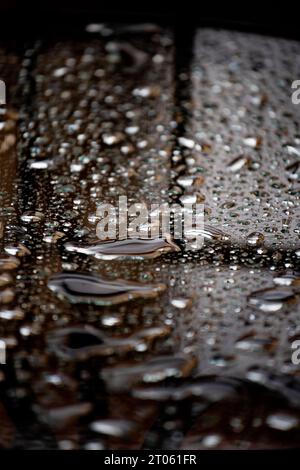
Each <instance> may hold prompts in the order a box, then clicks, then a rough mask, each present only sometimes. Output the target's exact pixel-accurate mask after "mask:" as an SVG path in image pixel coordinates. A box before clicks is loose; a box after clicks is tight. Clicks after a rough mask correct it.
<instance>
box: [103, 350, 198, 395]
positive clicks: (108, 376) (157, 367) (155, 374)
mask: <svg viewBox="0 0 300 470" xmlns="http://www.w3.org/2000/svg"><path fill="white" fill-rule="evenodd" d="M196 364H197V361H196V359H195V358H193V357H188V356H158V357H156V358H153V359H150V360H148V361H146V362H143V363H136V364H132V363H123V364H122V363H121V364H118V365H117V366H115V367H110V368H104V369H103V370H102V372H101V377H102V378H103V379H104V380H105V382H106V383H107V386H108V387H109V390H115V391H118V392H120V391H125V390H129V389H131V388H132V386H133V385H134V384H135V385H136V384H137V383H139V382H145V383H154V382H161V381H163V380H165V379H167V378H169V377H175V378H179V377H187V376H188V375H190V373H191V371H192V370H193V369H194V368H195V366H196Z"/></svg>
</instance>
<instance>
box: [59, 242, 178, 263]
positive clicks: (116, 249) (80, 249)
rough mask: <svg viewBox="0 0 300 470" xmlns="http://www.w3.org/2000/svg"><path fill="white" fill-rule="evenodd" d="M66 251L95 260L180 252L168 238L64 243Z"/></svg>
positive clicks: (154, 255) (148, 256)
mask: <svg viewBox="0 0 300 470" xmlns="http://www.w3.org/2000/svg"><path fill="white" fill-rule="evenodd" d="M65 248H66V249H67V250H68V251H72V252H76V253H83V254H86V255H91V256H94V257H95V258H96V259H102V260H114V259H127V258H129V259H130V258H131V259H147V258H157V257H158V256H161V255H162V254H164V253H169V252H173V251H180V248H179V247H178V246H177V245H176V244H175V243H174V242H173V241H172V240H171V239H170V238H150V239H146V238H145V239H142V238H129V239H126V240H114V241H111V240H108V241H99V242H92V243H90V244H88V245H80V244H78V243H66V244H65Z"/></svg>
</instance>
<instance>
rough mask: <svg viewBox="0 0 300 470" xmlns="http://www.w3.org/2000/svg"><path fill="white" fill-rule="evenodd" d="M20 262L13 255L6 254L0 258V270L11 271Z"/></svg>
mask: <svg viewBox="0 0 300 470" xmlns="http://www.w3.org/2000/svg"><path fill="white" fill-rule="evenodd" d="M19 264H20V261H19V260H18V259H17V258H14V257H13V256H6V257H3V256H2V257H1V258H0V271H11V270H13V269H16V268H17V267H18V266H19Z"/></svg>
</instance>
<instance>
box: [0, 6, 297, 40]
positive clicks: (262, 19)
mask: <svg viewBox="0 0 300 470" xmlns="http://www.w3.org/2000/svg"><path fill="white" fill-rule="evenodd" d="M297 4H298V2H297V1H296V2H290V1H288V2H287V1H285V2H280V3H279V2H276V3H275V1H273V2H270V1H267V0H261V1H254V0H252V1H251V0H250V1H249V0H248V1H245V0H242V1H240V2H228V1H226V0H223V1H220V2H217V1H214V0H207V1H206V2H204V1H201V0H194V1H192V0H177V1H175V0H173V1H170V0H160V1H157V0H139V1H132V0H123V1H120V0H117V1H115V0H72V1H71V0H39V1H34V0H29V1H28V0H0V34H1V36H2V35H3V34H5V35H9V36H12V37H15V38H19V39H21V40H22V38H23V37H28V36H30V35H37V34H39V35H44V34H48V33H51V34H55V33H56V32H57V33H59V34H63V33H64V32H66V34H67V33H69V32H70V31H72V30H74V31H75V30H76V27H78V26H80V25H82V24H86V23H88V22H114V23H116V22H117V23H118V22H120V23H123V22H158V23H160V24H163V25H170V26H175V27H176V28H177V29H180V30H181V31H182V34H184V32H185V31H186V32H187V34H188V32H189V29H190V28H193V27H195V26H214V27H223V28H233V29H238V30H243V31H253V32H259V33H263V34H271V35H276V36H285V37H292V38H297V39H300V12H299V6H297Z"/></svg>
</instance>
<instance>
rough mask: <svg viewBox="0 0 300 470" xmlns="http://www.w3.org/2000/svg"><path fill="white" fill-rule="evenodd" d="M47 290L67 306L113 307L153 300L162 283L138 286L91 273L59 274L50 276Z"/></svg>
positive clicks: (164, 287) (162, 285)
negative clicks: (135, 301) (120, 304)
mask: <svg viewBox="0 0 300 470" xmlns="http://www.w3.org/2000/svg"><path fill="white" fill-rule="evenodd" d="M48 287H49V288H50V289H51V290H52V291H53V292H54V293H55V294H56V295H57V296H58V297H59V298H62V299H67V300H68V301H69V302H71V303H87V304H94V305H113V304H118V303H121V302H128V301H129V300H132V299H137V298H153V297H156V296H157V295H159V294H161V293H162V292H163V291H164V290H165V289H166V286H165V285H164V284H156V285H151V284H138V283H134V282H130V281H125V280H122V279H119V280H112V281H110V280H108V279H104V278H101V277H98V276H93V275H91V274H80V273H60V274H56V275H54V276H52V277H51V278H50V279H49V281H48Z"/></svg>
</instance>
